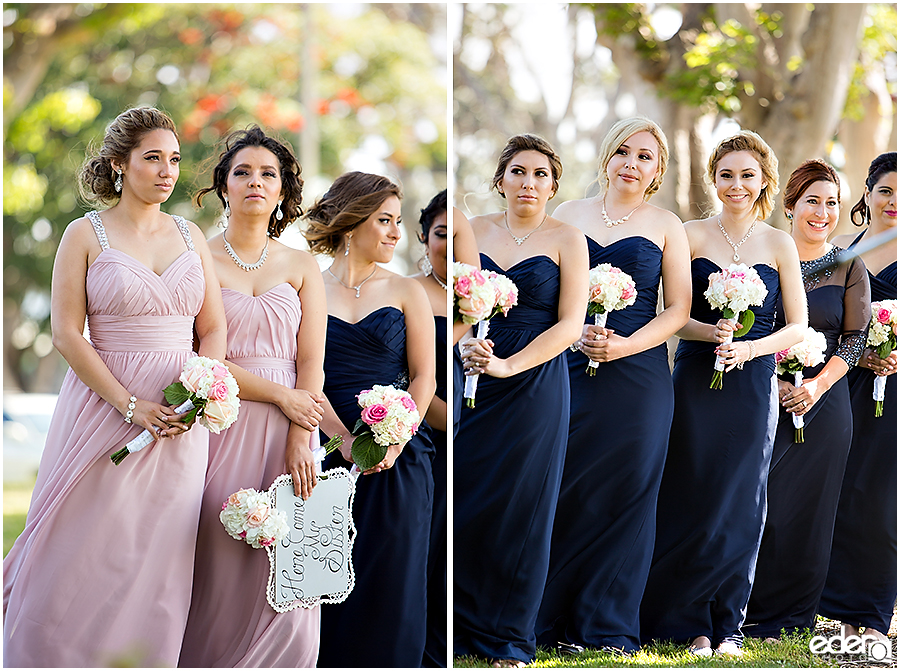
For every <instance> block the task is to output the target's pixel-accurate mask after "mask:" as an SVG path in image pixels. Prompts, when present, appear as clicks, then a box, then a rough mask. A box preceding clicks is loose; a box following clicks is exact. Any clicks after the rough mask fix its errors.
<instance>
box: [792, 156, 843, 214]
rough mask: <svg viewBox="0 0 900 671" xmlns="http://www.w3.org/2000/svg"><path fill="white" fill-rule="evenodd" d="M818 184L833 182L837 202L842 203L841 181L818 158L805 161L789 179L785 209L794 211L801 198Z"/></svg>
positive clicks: (832, 170) (832, 169) (831, 169)
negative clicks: (835, 187)
mask: <svg viewBox="0 0 900 671" xmlns="http://www.w3.org/2000/svg"><path fill="white" fill-rule="evenodd" d="M816 182H831V183H832V184H834V185H835V186H837V200H838V203H840V202H841V180H840V178H839V177H838V174H837V172H835V170H834V168H832V167H831V166H830V165H828V164H827V163H826V162H825V161H822V160H820V159H817V158H813V159H810V160H808V161H804V162H803V163H801V164H800V166H799V167H798V168H797V169H796V170H794V172H792V173H791V176H790V177H788V181H787V184H785V186H784V209H785V211H787V210H793V209H794V206H795V205H796V204H797V201H798V200H800V197H801V196H802V195H803V194H804V193H806V190H807V189H808V188H809V187H810V186H811V185H813V184H815V183H816Z"/></svg>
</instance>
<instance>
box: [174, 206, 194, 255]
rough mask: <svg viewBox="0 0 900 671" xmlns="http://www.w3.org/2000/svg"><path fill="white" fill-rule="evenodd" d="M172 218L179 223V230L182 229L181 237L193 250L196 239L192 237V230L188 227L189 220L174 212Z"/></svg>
mask: <svg viewBox="0 0 900 671" xmlns="http://www.w3.org/2000/svg"><path fill="white" fill-rule="evenodd" d="M172 218H173V219H174V220H175V223H176V224H178V230H179V231H181V237H182V238H184V243H185V244H186V245H187V248H188V249H189V250H191V251H192V252H193V251H194V240H193V238H191V231H190V229H189V228H188V225H187V222H186V221H185V220H184V217H180V216H178V215H177V214H173V215H172Z"/></svg>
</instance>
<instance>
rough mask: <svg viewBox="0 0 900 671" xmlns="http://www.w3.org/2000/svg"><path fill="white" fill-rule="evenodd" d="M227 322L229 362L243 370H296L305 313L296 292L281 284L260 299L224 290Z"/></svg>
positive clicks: (292, 288) (286, 283)
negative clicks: (283, 368) (298, 331)
mask: <svg viewBox="0 0 900 671" xmlns="http://www.w3.org/2000/svg"><path fill="white" fill-rule="evenodd" d="M222 301H223V302H224V304H225V317H226V319H227V320H228V360H229V361H234V362H235V363H237V364H238V365H239V366H242V367H244V368H269V367H272V366H278V367H282V366H284V365H287V366H288V368H290V369H294V370H296V362H297V329H299V328H300V319H301V316H302V310H301V308H300V297H299V296H298V295H297V290H296V289H294V287H293V286H292V285H291V284H290V283H288V282H283V283H282V284H278V285H276V286H274V287H272V288H271V289H269V290H268V291H266V292H265V293H262V294H260V295H259V296H249V295H247V294H243V293H240V292H239V291H234V290H232V289H227V288H225V289H222Z"/></svg>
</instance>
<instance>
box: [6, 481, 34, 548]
mask: <svg viewBox="0 0 900 671" xmlns="http://www.w3.org/2000/svg"><path fill="white" fill-rule="evenodd" d="M33 488H34V480H31V481H29V482H4V483H3V556H4V557H5V556H6V555H7V554H8V553H9V549H10V548H11V547H12V545H13V543H14V542H15V540H16V538H18V537H19V534H20V533H22V529H24V528H25V516H26V515H27V514H28V505H29V504H30V503H31V490H32V489H33Z"/></svg>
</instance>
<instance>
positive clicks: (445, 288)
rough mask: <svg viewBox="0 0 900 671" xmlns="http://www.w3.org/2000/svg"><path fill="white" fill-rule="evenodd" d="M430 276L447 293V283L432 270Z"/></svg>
mask: <svg viewBox="0 0 900 671" xmlns="http://www.w3.org/2000/svg"><path fill="white" fill-rule="evenodd" d="M529 235H531V234H530V233H529ZM431 276H432V277H433V278H434V281H435V282H437V283H438V284H440V285H441V289H443V290H444V291H447V283H446V282H441V278H440V277H438V276H437V273H436V272H434V271H433V270H432V271H431Z"/></svg>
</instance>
